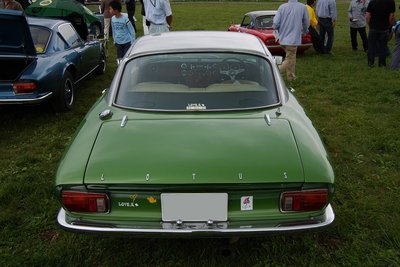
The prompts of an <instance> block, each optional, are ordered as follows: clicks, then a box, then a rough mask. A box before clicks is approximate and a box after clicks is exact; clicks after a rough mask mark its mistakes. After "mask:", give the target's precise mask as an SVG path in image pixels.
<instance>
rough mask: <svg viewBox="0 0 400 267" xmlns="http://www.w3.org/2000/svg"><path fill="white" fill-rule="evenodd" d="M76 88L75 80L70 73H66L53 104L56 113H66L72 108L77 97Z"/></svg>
mask: <svg viewBox="0 0 400 267" xmlns="http://www.w3.org/2000/svg"><path fill="white" fill-rule="evenodd" d="M74 87H75V84H74V78H73V77H72V74H71V73H70V72H68V71H66V72H65V73H64V76H63V78H62V79H61V85H60V88H59V90H58V91H57V92H56V94H55V96H54V99H53V102H52V107H53V109H54V110H55V111H57V112H65V111H68V110H70V109H71V108H72V105H73V103H74V97H75V90H74V89H75V88H74Z"/></svg>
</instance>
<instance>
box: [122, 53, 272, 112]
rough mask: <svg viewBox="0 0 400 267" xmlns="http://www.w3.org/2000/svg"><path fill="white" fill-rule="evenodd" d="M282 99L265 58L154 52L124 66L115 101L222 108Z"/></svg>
mask: <svg viewBox="0 0 400 267" xmlns="http://www.w3.org/2000/svg"><path fill="white" fill-rule="evenodd" d="M278 102H279V99H278V94H277V90H276V85H275V79H274V76H273V72H272V68H271V65H270V63H269V62H268V61H267V59H265V58H262V57H258V56H254V55H248V54H237V53H185V54H167V55H152V56H145V57H140V58H136V59H133V60H131V61H130V62H128V63H127V64H126V66H125V68H124V71H123V75H122V78H121V82H120V85H119V90H118V93H117V96H116V99H115V104H116V105H118V106H123V107H127V108H133V109H144V110H161V111H162V110H165V111H218V110H232V109H254V108H262V107H267V106H271V105H275V104H277V103H278Z"/></svg>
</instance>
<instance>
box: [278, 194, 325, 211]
mask: <svg viewBox="0 0 400 267" xmlns="http://www.w3.org/2000/svg"><path fill="white" fill-rule="evenodd" d="M327 203H328V190H327V189H321V190H309V191H299V192H283V193H282V194H281V210H282V211H316V210H321V209H322V208H324V207H325V206H326V204H327Z"/></svg>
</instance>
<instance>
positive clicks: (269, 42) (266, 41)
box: [265, 38, 275, 45]
mask: <svg viewBox="0 0 400 267" xmlns="http://www.w3.org/2000/svg"><path fill="white" fill-rule="evenodd" d="M265 44H266V45H274V44H275V38H272V39H267V40H265Z"/></svg>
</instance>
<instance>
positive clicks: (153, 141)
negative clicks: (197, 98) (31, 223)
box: [84, 117, 304, 184]
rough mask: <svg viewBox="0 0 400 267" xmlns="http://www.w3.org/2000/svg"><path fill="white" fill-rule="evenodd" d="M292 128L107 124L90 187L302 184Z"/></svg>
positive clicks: (241, 123)
mask: <svg viewBox="0 0 400 267" xmlns="http://www.w3.org/2000/svg"><path fill="white" fill-rule="evenodd" d="M303 181H304V174H303V168H302V164H301V159H300V156H299V153H298V149H297V146H296V142H295V138H294V136H293V133H292V130H291V127H290V124H289V122H288V121H287V120H284V119H272V120H271V123H270V125H268V123H267V121H266V120H265V119H264V118H262V117H261V118H260V117H258V118H250V119H249V118H246V119H244V118H230V119H227V118H224V119H217V118H215V119H206V118H202V119H165V120H128V122H127V124H126V125H125V126H123V127H121V121H120V120H119V121H107V122H104V123H103V124H102V126H101V128H100V130H99V132H98V136H97V138H96V141H95V144H94V146H93V149H92V152H91V154H90V158H89V160H88V163H87V168H86V173H85V178H84V182H85V184H197V183H200V184H204V183H205V184H207V183H209V184H210V183H211V184H216V183H222V184H224V183H283V182H303Z"/></svg>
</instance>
